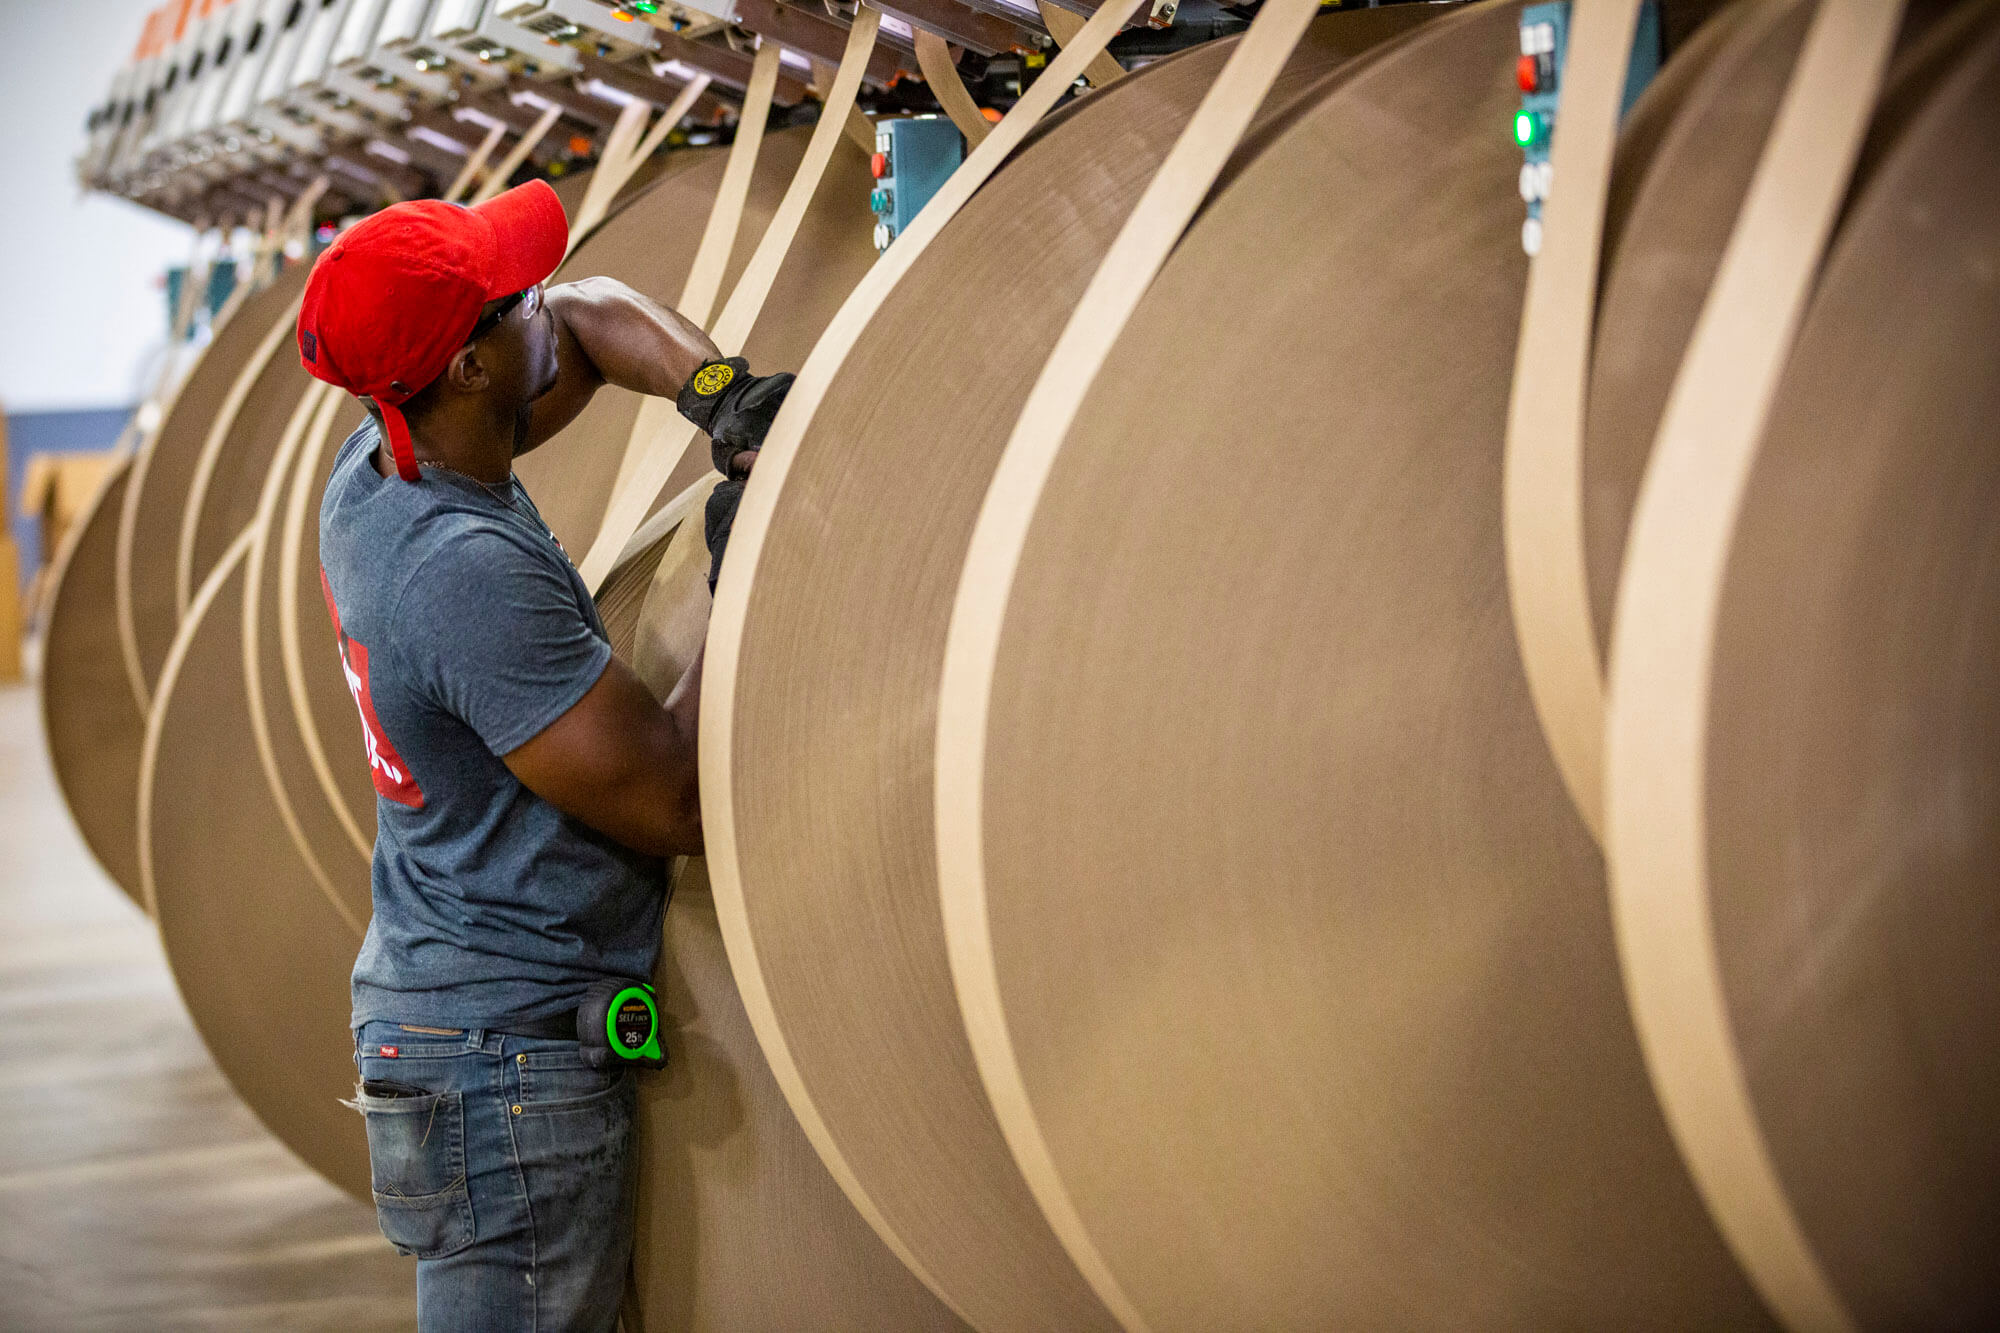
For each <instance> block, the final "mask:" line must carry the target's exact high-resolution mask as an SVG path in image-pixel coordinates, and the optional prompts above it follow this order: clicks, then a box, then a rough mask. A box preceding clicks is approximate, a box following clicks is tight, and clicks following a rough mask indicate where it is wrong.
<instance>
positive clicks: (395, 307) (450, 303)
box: [299, 181, 569, 481]
mask: <svg viewBox="0 0 2000 1333" xmlns="http://www.w3.org/2000/svg"><path fill="white" fill-rule="evenodd" d="M568 245H569V219H568V218H567V217H566V216H565V215H564V214H563V206H562V201H561V200H560V199H558V198H556V192H555V191H554V190H552V189H550V188H549V186H548V183H547V182H546V181H529V182H528V183H527V184H526V185H520V186H516V187H515V188H514V189H511V190H508V191H506V192H505V193H502V194H498V195H495V196H494V197H493V198H491V199H489V200H487V201H486V202H485V203H483V204H478V205H475V206H474V207H472V208H465V207H462V206H460V205H458V204H447V203H443V202H441V201H439V200H436V199H425V200H419V201H417V202H414V203H407V204H396V205H393V206H392V207H389V208H385V209H383V210H382V211H381V212H379V213H377V214H375V215H374V216H372V217H369V218H366V219H364V220H363V221H361V222H358V223H356V224H355V225H354V226H353V227H351V228H349V229H348V231H347V232H346V234H345V235H343V236H341V237H340V239H338V240H336V241H335V242H334V243H333V244H332V245H331V246H330V247H328V249H327V251H326V253H325V254H323V255H321V256H320V257H319V260H318V262H316V263H315V264H314V265H313V271H312V275H311V276H310V277H309V278H307V280H306V294H305V298H304V302H303V304H302V305H301V306H300V307H299V361H300V363H301V364H303V365H304V366H305V368H306V370H307V371H309V372H310V373H311V374H312V375H313V376H314V377H315V378H317V379H322V380H325V381H326V382H327V383H328V384H332V385H335V386H336V387H338V388H342V389H345V390H347V391H348V392H349V393H352V394H358V395H361V396H364V397H368V398H372V399H374V400H375V405H376V406H377V407H378V408H380V409H381V412H382V424H383V427H384V428H385V429H386V431H387V433H388V436H389V450H390V452H391V453H392V454H393V455H394V456H395V459H396V471H397V473H398V474H399V475H400V476H401V477H402V478H403V480H404V481H415V480H417V478H418V476H419V475H420V474H419V473H418V471H417V458H416V454H415V452H414V451H413V450H412V449H411V447H410V427H409V423H408V422H406V421H404V420H403V413H402V410H401V409H402V406H403V404H404V403H406V402H408V401H409V400H410V399H411V398H412V397H413V396H415V395H416V394H418V393H420V392H422V391H423V390H424V388H426V387H427V386H428V385H429V384H430V383H431V382H432V381H433V380H435V379H437V377H438V376H440V375H442V374H444V372H445V368H446V367H447V366H449V365H450V364H451V359H452V357H453V356H455V355H457V354H458V349H459V348H461V347H463V346H464V345H465V340H466V339H467V338H468V337H470V336H471V335H472V329H473V326H474V325H475V324H477V323H478V322H479V311H480V308H481V307H482V306H484V305H485V304H486V303H487V302H488V301H497V300H499V299H500V298H501V297H503V296H512V295H513V294H514V293H515V292H518V291H522V290H524V289H526V288H529V287H532V286H534V285H535V284H536V283H538V282H543V281H546V280H547V279H548V277H549V275H550V274H552V273H554V272H555V271H556V266H557V265H559V264H561V263H562V260H563V253H564V251H565V250H566V249H567V248H568Z"/></svg>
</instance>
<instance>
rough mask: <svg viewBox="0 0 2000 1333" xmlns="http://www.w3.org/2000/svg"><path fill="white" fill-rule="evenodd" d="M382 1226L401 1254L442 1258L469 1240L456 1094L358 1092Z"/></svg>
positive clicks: (469, 1211) (469, 1201) (461, 1104)
mask: <svg viewBox="0 0 2000 1333" xmlns="http://www.w3.org/2000/svg"><path fill="white" fill-rule="evenodd" d="M355 1104H356V1105H357V1106H359V1107H360V1108H361V1115H362V1118H363V1119H364V1120H365V1121H366V1122H367V1125H368V1168H369V1173H370V1175H371V1176H372V1177H373V1180H372V1183H373V1185H374V1192H375V1216H376V1220H377V1221H378V1222H379V1223H380V1225H381V1227H382V1234H383V1235H384V1236H385V1237H387V1238H388V1240H389V1243H390V1244H391V1245H394V1246H395V1247H396V1249H397V1251H398V1252H400V1253H402V1254H410V1255H415V1256H416V1257H417V1258H419V1259H442V1258H443V1257H444V1256H446V1255H448V1254H456V1253H458V1252H459V1251H460V1250H462V1249H464V1248H465V1247H466V1246H468V1245H470V1244H472V1241H473V1224H472V1196H471V1194H470V1193H469V1192H468V1191H467V1190H466V1186H465V1107H464V1099H463V1097H462V1096H461V1094H459V1093H456V1092H444V1093H437V1094H434V1095H431V1096H426V1097H371V1096H368V1095H367V1094H366V1093H363V1094H361V1095H359V1096H358V1097H357V1098H356V1100H355Z"/></svg>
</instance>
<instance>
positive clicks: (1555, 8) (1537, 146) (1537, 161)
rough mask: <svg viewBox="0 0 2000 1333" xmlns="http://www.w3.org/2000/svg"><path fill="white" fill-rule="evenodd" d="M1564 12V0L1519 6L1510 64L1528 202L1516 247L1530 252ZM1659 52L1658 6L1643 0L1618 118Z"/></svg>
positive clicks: (1656, 64) (1545, 178) (1545, 184)
mask: <svg viewBox="0 0 2000 1333" xmlns="http://www.w3.org/2000/svg"><path fill="white" fill-rule="evenodd" d="M1569 13H1570V6H1569V0H1557V3H1551V4H1538V5H1528V6H1526V7H1525V8H1523V9H1522V10H1521V52H1520V55H1519V57H1518V58H1517V59H1516V61H1515V64H1514V80H1515V82H1516V83H1517V84H1519V85H1520V89H1521V109H1520V110H1519V111H1516V112H1515V113H1514V142H1515V143H1516V144H1517V145H1519V146H1520V149H1521V182H1520V185H1521V199H1522V201H1523V202H1524V203H1526V204H1527V206H1528V216H1527V218H1526V219H1525V220H1523V221H1522V223H1521V248H1522V249H1523V250H1525V251H1527V252H1528V253H1529V254H1531V255H1533V254H1538V253H1539V252H1540V251H1541V248H1542V201H1543V200H1545V199H1547V198H1548V197H1549V186H1550V183H1551V182H1552V180H1553V178H1554V174H1555V173H1554V171H1553V170H1552V168H1551V166H1550V163H1549V144H1550V142H1551V141H1552V139H1553V138H1554V136H1555V128H1556V108H1557V106H1558V105H1559V104H1560V102H1561V100H1562V71H1563V61H1564V59H1565V58H1566V57H1567V56H1568V54H1569ZM1660 56H1661V51H1660V7H1659V4H1658V2H1657V0H1645V3H1644V4H1643V5H1641V6H1640V7H1639V25H1638V30H1637V31H1636V32H1635V33H1634V34H1633V38H1632V59H1631V63H1630V64H1629V65H1627V66H1626V69H1625V95H1624V99H1623V101H1622V102H1621V103H1620V104H1619V108H1618V114H1619V115H1620V116H1621V117H1622V116H1623V115H1625V113H1626V112H1628V111H1630V110H1631V109H1632V104H1633V103H1634V102H1636V101H1638V100H1639V94H1640V93H1642V92H1644V91H1645V90H1646V85H1647V84H1649V83H1651V82H1652V81H1653V76H1654V75H1655V74H1657V73H1659V72H1660Z"/></svg>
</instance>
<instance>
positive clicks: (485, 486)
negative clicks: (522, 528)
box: [417, 458, 560, 545]
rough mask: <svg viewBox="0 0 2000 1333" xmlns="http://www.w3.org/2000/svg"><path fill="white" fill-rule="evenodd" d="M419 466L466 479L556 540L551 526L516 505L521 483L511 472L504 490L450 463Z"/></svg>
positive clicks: (420, 463) (420, 462)
mask: <svg viewBox="0 0 2000 1333" xmlns="http://www.w3.org/2000/svg"><path fill="white" fill-rule="evenodd" d="M417 466H418V467H434V468H436V469H437V470H438V471H440V472H449V473H451V474H452V475H453V476H455V477H464V478H465V479H466V480H467V481H469V482H471V483H472V484H473V485H474V486H477V487H478V488H479V489H480V490H482V491H485V492H486V493H487V494H488V495H490V496H492V497H493V498H494V499H496V500H498V501H499V502H500V503H501V504H503V505H506V506H507V508H509V509H511V510H513V511H514V512H515V513H516V514H519V515H520V516H521V517H522V518H534V519H535V525H536V526H537V527H539V528H540V529H541V530H542V531H543V532H544V533H547V534H548V537H549V539H550V540H551V541H554V540H555V533H554V532H552V531H550V529H549V525H548V524H547V523H545V522H543V521H542V520H541V518H540V517H539V516H538V515H534V514H531V513H530V512H529V511H527V510H525V509H523V508H521V506H519V505H517V504H515V503H514V492H515V491H516V490H517V489H519V487H520V482H519V481H518V480H517V479H516V478H515V476H514V474H513V472H512V471H511V470H510V471H509V472H508V473H507V484H506V486H505V488H504V489H503V488H502V487H500V486H496V485H494V484H493V483H492V482H490V481H486V480H483V479H482V478H479V477H475V476H473V475H472V474H471V473H470V472H464V471H461V470H459V469H458V468H455V467H453V466H452V465H451V464H449V463H434V462H432V461H431V460H430V459H427V458H420V459H418V460H417ZM558 545H560V543H558Z"/></svg>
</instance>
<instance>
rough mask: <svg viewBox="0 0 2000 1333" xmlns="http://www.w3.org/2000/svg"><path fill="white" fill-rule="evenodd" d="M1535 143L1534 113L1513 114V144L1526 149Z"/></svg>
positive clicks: (1520, 112)
mask: <svg viewBox="0 0 2000 1333" xmlns="http://www.w3.org/2000/svg"><path fill="white" fill-rule="evenodd" d="M1534 141H1535V113H1534V112H1532V111H1517V112H1515V113H1514V142H1515V143H1517V144H1519V145H1521V147H1523V148H1526V147H1527V146H1528V145H1529V144H1531V143H1533V142H1534Z"/></svg>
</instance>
